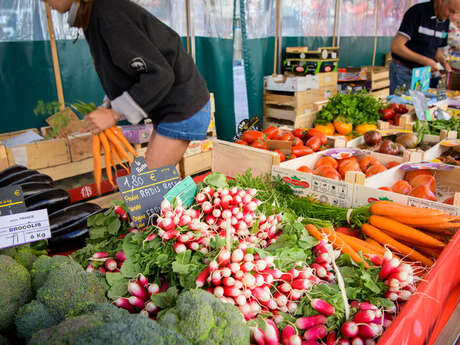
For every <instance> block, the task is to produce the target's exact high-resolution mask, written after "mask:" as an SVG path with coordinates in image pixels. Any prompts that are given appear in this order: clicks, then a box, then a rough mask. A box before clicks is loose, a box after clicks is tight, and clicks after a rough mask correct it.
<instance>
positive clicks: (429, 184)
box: [410, 175, 436, 193]
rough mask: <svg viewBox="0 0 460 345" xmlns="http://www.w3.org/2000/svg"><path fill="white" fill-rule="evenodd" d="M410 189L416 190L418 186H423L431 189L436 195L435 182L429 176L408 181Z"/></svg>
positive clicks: (420, 176) (416, 177) (419, 176)
mask: <svg viewBox="0 0 460 345" xmlns="http://www.w3.org/2000/svg"><path fill="white" fill-rule="evenodd" d="M410 185H411V186H412V188H417V187H418V186H420V185H425V186H427V187H428V188H430V189H431V191H432V192H433V193H436V180H435V178H434V177H433V176H431V175H418V176H415V177H414V178H413V179H411V181H410Z"/></svg>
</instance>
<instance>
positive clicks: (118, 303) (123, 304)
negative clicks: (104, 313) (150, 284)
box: [112, 297, 134, 313]
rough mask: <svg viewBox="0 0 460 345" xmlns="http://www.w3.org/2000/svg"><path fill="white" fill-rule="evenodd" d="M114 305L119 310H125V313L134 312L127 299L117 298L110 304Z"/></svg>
mask: <svg viewBox="0 0 460 345" xmlns="http://www.w3.org/2000/svg"><path fill="white" fill-rule="evenodd" d="M112 303H113V304H114V305H116V306H117V307H119V308H122V309H126V310H127V311H129V312H131V313H133V312H134V307H133V306H132V305H131V303H129V299H128V298H125V297H119V298H117V299H116V300H115V301H113V302H112Z"/></svg>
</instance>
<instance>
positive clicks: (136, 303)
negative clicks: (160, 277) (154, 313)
mask: <svg viewBox="0 0 460 345" xmlns="http://www.w3.org/2000/svg"><path fill="white" fill-rule="evenodd" d="M128 301H129V304H131V305H132V306H133V307H136V308H139V309H144V307H145V301H144V300H143V299H142V298H139V297H137V296H131V297H129V298H128Z"/></svg>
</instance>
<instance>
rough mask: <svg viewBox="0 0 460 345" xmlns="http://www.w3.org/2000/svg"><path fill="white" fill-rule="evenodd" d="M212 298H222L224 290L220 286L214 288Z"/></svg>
mask: <svg viewBox="0 0 460 345" xmlns="http://www.w3.org/2000/svg"><path fill="white" fill-rule="evenodd" d="M213 293H214V296H216V297H223V296H224V288H223V287H222V286H216V287H215V288H214V290H213Z"/></svg>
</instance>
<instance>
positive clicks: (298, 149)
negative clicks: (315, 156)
mask: <svg viewBox="0 0 460 345" xmlns="http://www.w3.org/2000/svg"><path fill="white" fill-rule="evenodd" d="M292 153H293V154H295V155H296V157H302V156H306V155H310V154H312V153H313V150H312V149H311V148H310V147H307V146H294V147H293V148H292Z"/></svg>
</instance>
